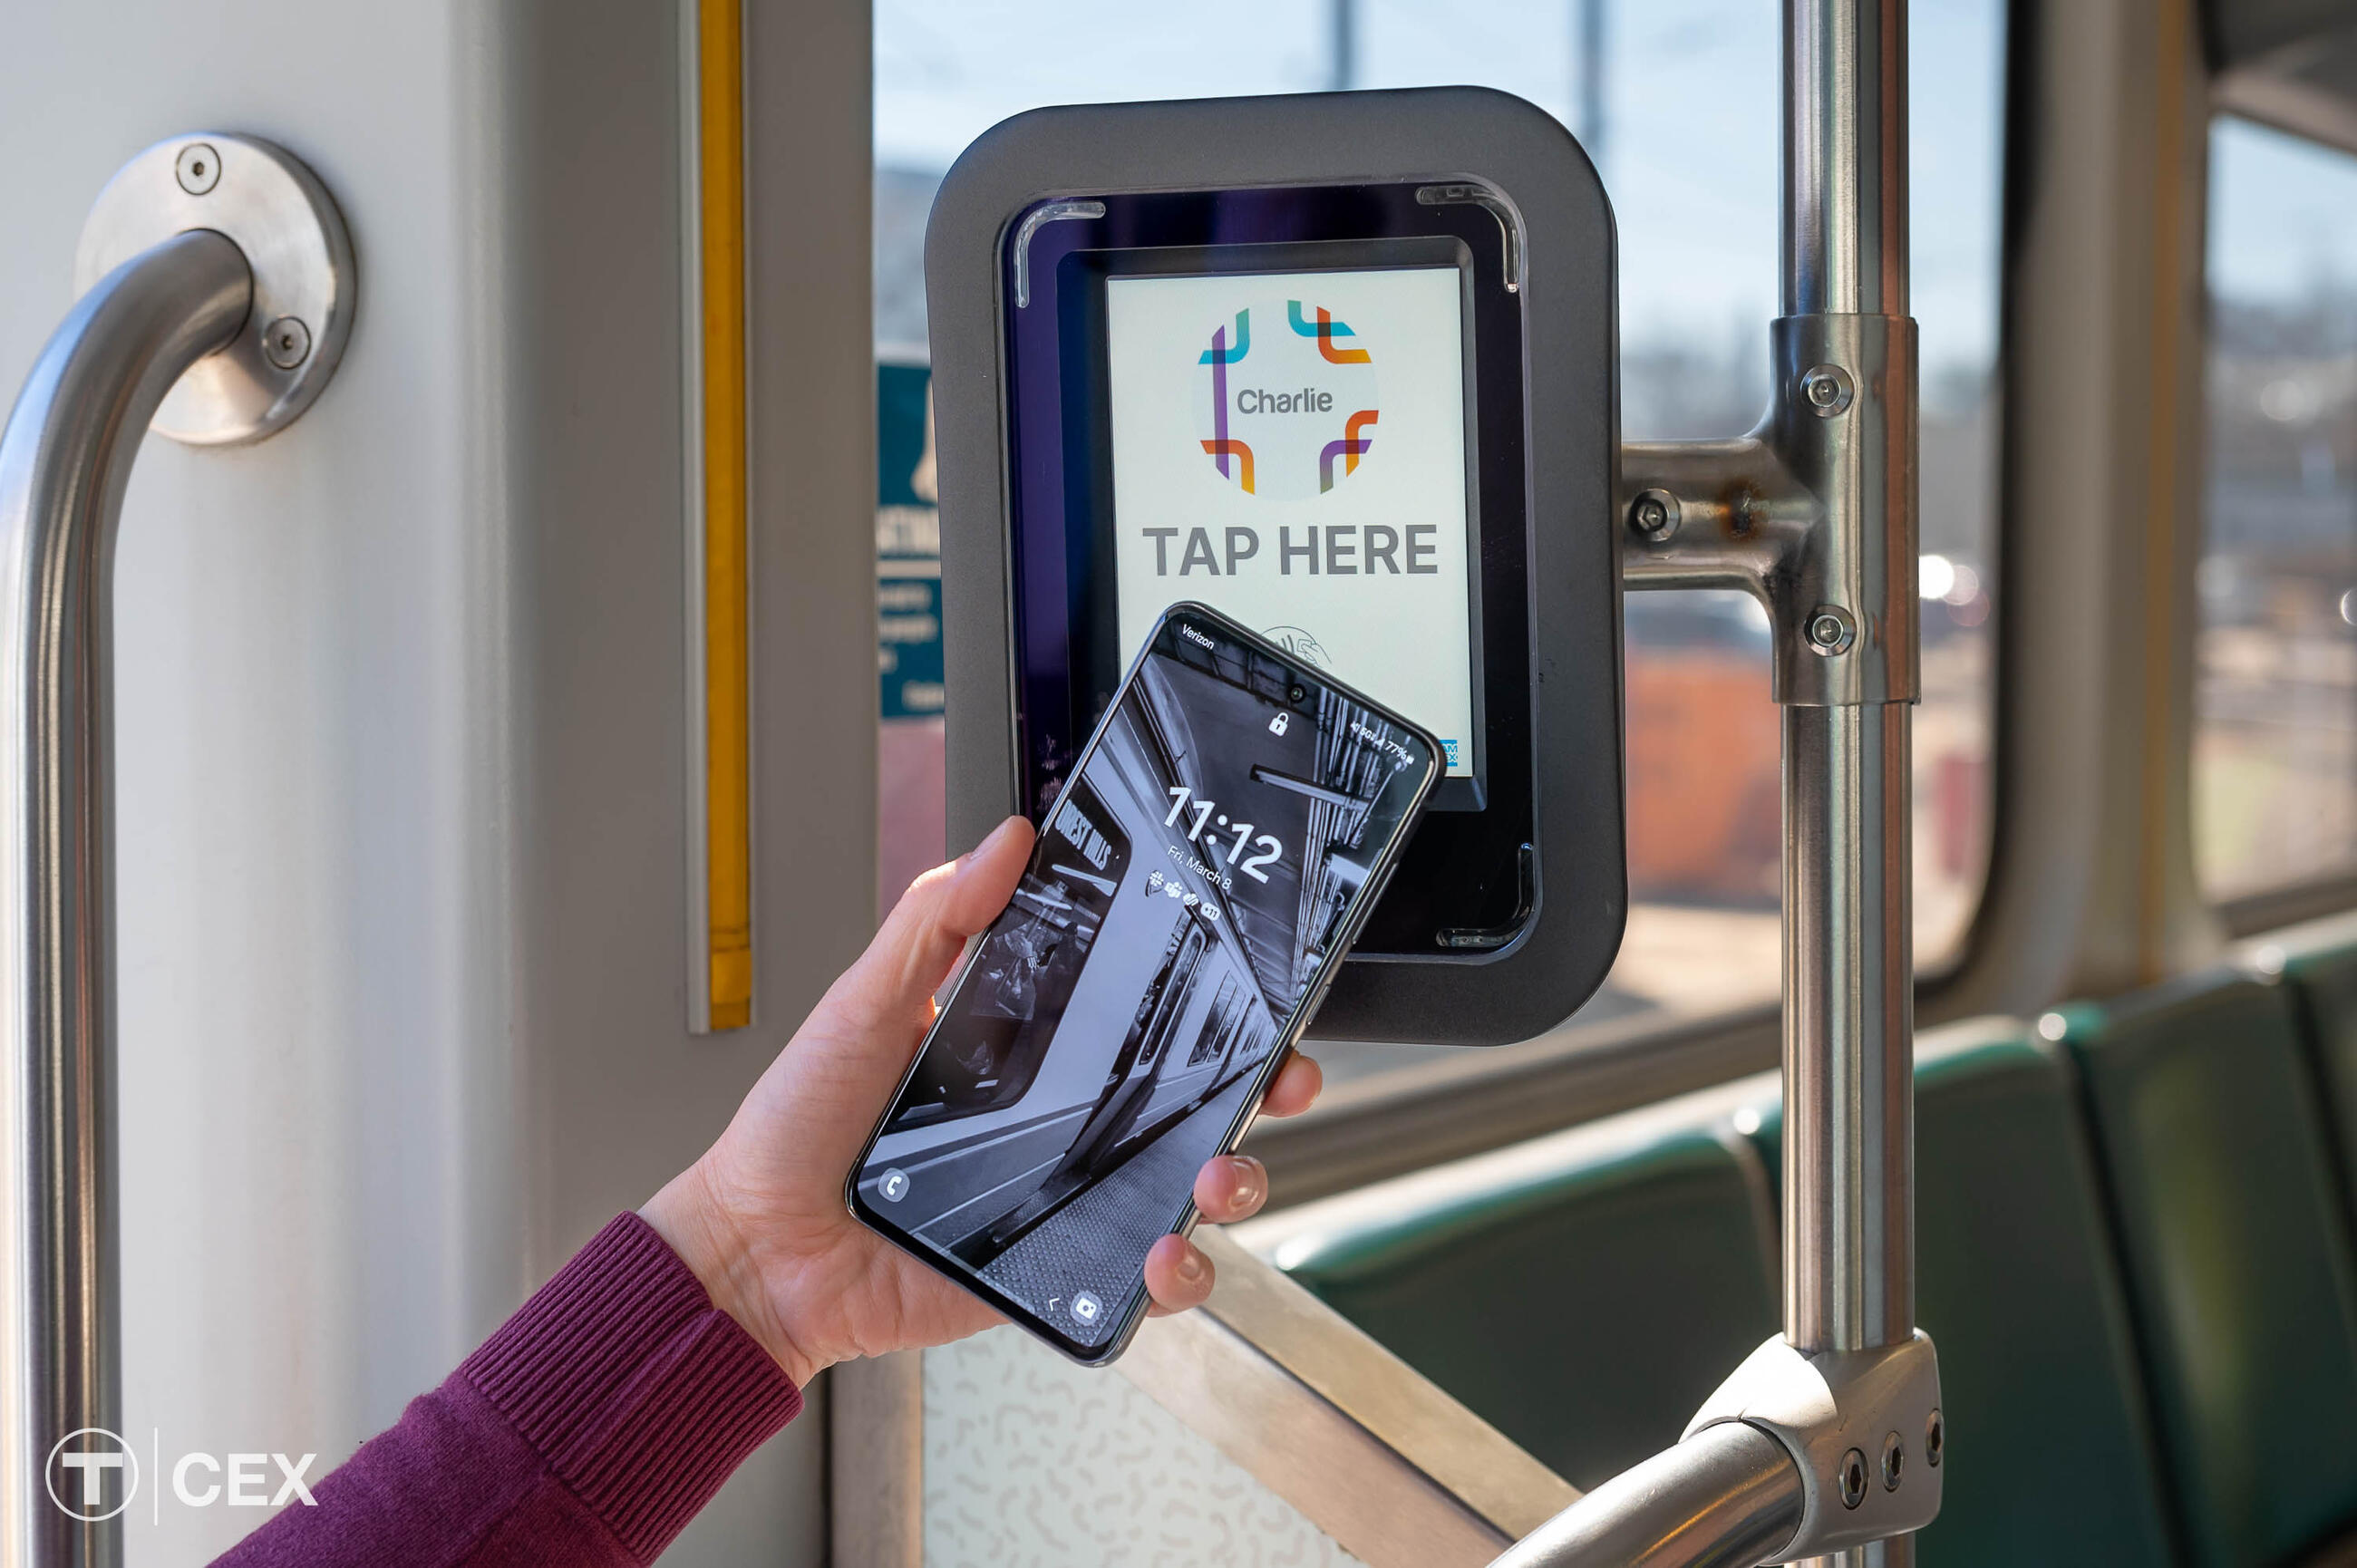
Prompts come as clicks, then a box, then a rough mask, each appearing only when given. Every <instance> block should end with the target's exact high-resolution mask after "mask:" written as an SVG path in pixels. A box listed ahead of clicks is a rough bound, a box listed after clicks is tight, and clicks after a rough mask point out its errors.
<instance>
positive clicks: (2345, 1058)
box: [2270, 918, 2357, 1209]
mask: <svg viewBox="0 0 2357 1568" xmlns="http://www.w3.org/2000/svg"><path fill="white" fill-rule="evenodd" d="M2270 956H2272V957H2274V958H2275V959H2276V960H2277V961H2279V962H2280V963H2281V966H2282V970H2283V974H2284V978H2285V979H2287V980H2288V981H2290V982H2291V983H2292V985H2293V989H2294V991H2295V992H2296V993H2298V997H2299V999H2300V1002H2301V1004H2302V1010H2303V1012H2305V1014H2306V1015H2307V1018H2306V1022H2307V1025H2308V1037H2309V1044H2310V1046H2311V1047H2313V1048H2314V1052H2315V1066H2316V1069H2317V1071H2318V1073H2319V1075H2320V1077H2321V1079H2322V1082H2323V1087H2324V1105H2325V1115H2326V1119H2327V1128H2326V1131H2327V1133H2329V1134H2330V1138H2331V1142H2332V1144H2333V1145H2334V1152H2335V1154H2336V1155H2338V1156H2339V1160H2338V1163H2339V1165H2340V1169H2341V1190H2342V1192H2343V1193H2344V1195H2345V1196H2346V1198H2347V1201H2348V1204H2349V1206H2350V1207H2351V1208H2352V1209H2357V921H2352V920H2349V919H2347V918H2342V919H2339V920H2335V921H2332V922H2330V924H2326V925H2320V926H2317V927H2312V928H2309V929H2308V930H2307V931H2306V932H2304V933H2301V934H2299V935H2297V936H2294V937H2291V938H2289V939H2287V940H2284V941H2283V942H2282V943H2281V944H2280V945H2279V946H2277V948H2276V952H2275V954H2273V955H2270Z"/></svg>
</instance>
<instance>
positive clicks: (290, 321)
mask: <svg viewBox="0 0 2357 1568" xmlns="http://www.w3.org/2000/svg"><path fill="white" fill-rule="evenodd" d="M262 352H263V354H264V356H265V357H266V358H267V359H268V360H270V362H271V363H272V364H274V365H275V366H277V367H278V368H279V369H280V370H282V371H291V370H293V369H294V368H295V367H296V366H297V365H299V364H301V363H302V362H303V361H304V360H307V359H309V358H310V357H311V329H310V328H308V327H306V326H304V325H303V323H302V322H301V321H299V320H297V319H296V317H292V316H282V317H279V318H278V319H277V320H275V321H274V322H272V323H271V324H270V325H269V326H267V327H265V328H263V329H262Z"/></svg>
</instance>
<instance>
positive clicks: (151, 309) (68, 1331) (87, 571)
mask: <svg viewBox="0 0 2357 1568" xmlns="http://www.w3.org/2000/svg"><path fill="white" fill-rule="evenodd" d="M252 300H253V275H252V274H251V273H250V272H249V271H248V269H247V267H246V264H245V257H244V255H243V254H242V252H240V251H239V250H238V248H237V247H236V246H235V245H233V244H231V242H229V241H227V240H225V239H223V238H222V237H221V235H219V234H216V233H210V232H208V231H192V232H189V233H185V234H180V235H178V236H176V237H175V238H172V239H169V240H167V241H165V242H163V243H161V244H159V245H157V246H156V248H155V249H153V250H151V251H149V252H145V254H143V255H141V256H139V257H137V258H136V259H135V260H134V261H131V262H128V263H124V265H123V266H122V267H121V268H119V269H118V270H117V271H115V272H114V273H113V274H110V275H109V276H108V277H107V278H106V279H105V280H104V281H103V282H102V283H101V284H100V285H98V286H97V287H96V288H94V289H92V290H91V292H90V293H89V294H87V295H83V297H82V299H81V302H80V303H79V304H77V305H76V306H74V308H73V311H72V313H71V314H70V315H69V316H68V317H66V320H65V324H64V325H63V326H61V327H60V328H59V329H58V332H57V335H56V336H55V337H53V338H50V339H49V343H48V347H47V348H46V349H43V350H42V352H41V357H40V359H39V360H38V362H37V363H36V364H35V365H34V367H33V372H32V374H31V376H30V377H28V378H27V381H26V383H25V388H24V392H22V394H21V395H20V396H19V397H18V398H17V400H16V410H15V412H14V413H11V414H10V415H9V418H8V425H7V430H6V433H5V435H0V789H5V791H6V795H5V807H0V1029H5V1049H6V1051H7V1062H6V1076H5V1089H0V1109H4V1110H5V1118H6V1123H5V1139H6V1144H7V1169H6V1172H5V1178H0V1179H5V1181H6V1183H7V1185H8V1192H7V1198H6V1204H5V1209H0V1232H5V1237H6V1242H7V1246H6V1267H7V1279H6V1282H5V1283H6V1294H5V1296H0V1357H5V1360H0V1403H5V1425H0V1518H5V1533H0V1568H115V1565H116V1564H119V1563H121V1562H122V1561H123V1533H122V1526H121V1523H120V1521H119V1520H116V1519H97V1518H89V1517H85V1516H87V1515H93V1514H100V1513H103V1512H104V1510H105V1509H106V1508H107V1507H109V1506H112V1504H113V1500H114V1499H115V1498H121V1497H124V1496H125V1494H124V1491H123V1490H122V1489H121V1488H122V1487H123V1485H124V1482H125V1481H126V1480H127V1478H128V1477H127V1475H125V1476H122V1477H117V1478H116V1479H113V1480H111V1481H105V1483H104V1486H105V1489H103V1490H102V1492H101V1494H100V1495H101V1497H102V1499H103V1500H102V1501H101V1502H97V1503H90V1504H85V1503H84V1502H83V1493H82V1492H81V1489H80V1485H81V1480H82V1478H83V1477H84V1475H85V1474H87V1473H88V1471H89V1468H90V1467H89V1466H61V1465H54V1464H52V1463H51V1456H52V1455H53V1454H54V1453H55V1452H56V1451H57V1450H58V1449H59V1448H60V1447H65V1448H68V1449H70V1450H71V1451H74V1452H84V1453H93V1454H97V1453H104V1454H107V1455H120V1453H121V1449H120V1446H119V1445H117V1444H110V1443H102V1442H99V1441H96V1440H95V1438H94V1437H78V1435H77V1434H85V1433H89V1432H90V1431H91V1429H93V1428H95V1429H101V1430H106V1431H112V1430H114V1429H119V1428H120V1427H121V1425H122V1418H121V1404H122V1389H121V1386H120V1371H121V1360H122V1357H121V1347H120V1345H119V1344H118V1343H117V1340H118V1330H119V1316H120V1312H119V1294H120V1293H119V1290H118V1284H117V1270H116V1268H115V1258H114V1251H115V1239H116V1223H115V1220H116V1205H115V1193H114V1186H115V1183H114V1174H115V1172H114V1165H115V1161H114V1147H113V1136H114V1083H113V1078H114V1063H113V1056H114V1050H113V1046H114V1041H113V1022H114V1020H113V1000H114V996H113V992H114V983H113V982H114V965H113V865H112V858H113V837H114V834H113V787H112V778H111V773H110V769H109V760H110V757H109V754H110V753H111V752H112V750H113V736H112V735H111V733H110V728H111V725H112V722H113V702H112V696H113V671H112V668H111V664H112V659H111V654H112V641H113V639H112V629H113V628H112V622H113V612H112V607H111V605H112V599H113V570H112V568H113V562H114V530H115V524H116V521H118V520H119V519H120V517H121V515H122V511H123V492H124V487H125V486H126V485H127V484H128V483H129V481H130V478H131V465H132V462H133V460H134V459H135V457H137V456H138V455H139V446H140V441H141V438H142V437H143V436H145V435H146V433H147V424H148V422H149V420H151V419H152V418H153V417H154V416H155V413H156V409H157V407H158V406H159V405H160V404H161V403H162V402H163V400H164V396H165V394H166V393H167V392H169V391H170V390H171V389H172V385H173V383H174V382H175V381H178V380H179V379H180V376H181V374H182V372H183V371H186V370H187V369H188V367H189V366H190V365H192V364H194V363H195V362H196V361H197V360H200V359H202V358H204V357H205V356H206V355H208V354H210V353H212V352H213V351H215V350H216V349H220V348H221V347H222V345H223V344H224V343H226V342H227V341H228V340H229V338H230V337H231V335H232V334H233V333H235V332H236V331H237V329H238V328H239V326H240V325H241V324H242V322H243V321H244V320H245V317H246V314H247V312H248V309H249V308H250V306H251V304H252ZM92 1478H93V1479H102V1477H92ZM149 1479H150V1481H151V1482H152V1480H153V1477H149ZM53 1494H54V1495H53Z"/></svg>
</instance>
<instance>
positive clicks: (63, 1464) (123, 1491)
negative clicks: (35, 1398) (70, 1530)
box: [41, 1426, 139, 1524]
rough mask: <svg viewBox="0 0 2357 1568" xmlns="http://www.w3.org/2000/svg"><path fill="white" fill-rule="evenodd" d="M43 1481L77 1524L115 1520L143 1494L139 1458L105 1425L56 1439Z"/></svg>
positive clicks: (61, 1507)
mask: <svg viewBox="0 0 2357 1568" xmlns="http://www.w3.org/2000/svg"><path fill="white" fill-rule="evenodd" d="M41 1478H42V1480H43V1481H45V1482H47V1483H48V1488H49V1501H51V1502H53V1503H55V1504H57V1505H58V1507H59V1508H60V1509H64V1510H65V1511H66V1512H67V1513H70V1514H71V1515H73V1516H74V1518H76V1519H78V1520H87V1521H89V1522H91V1523H93V1524H94V1523H96V1522H97V1521H98V1520H106V1519H113V1517H114V1516H115V1515H116V1514H119V1513H121V1512H122V1511H123V1510H124V1509H127V1508H129V1507H130V1506H131V1499H132V1498H135V1497H137V1496H138V1495H139V1455H136V1454H134V1453H133V1452H132V1451H131V1444H128V1443H125V1442H124V1440H123V1439H122V1438H120V1437H117V1436H116V1435H115V1434H113V1433H112V1432H109V1431H107V1430H106V1429H105V1428H104V1427H102V1426H85V1427H82V1428H81V1429H80V1430H79V1431H75V1432H69V1433H67V1434H65V1435H64V1436H63V1437H60V1438H59V1439H58V1445H57V1446H56V1447H55V1448H52V1449H50V1450H49V1461H48V1466H47V1468H46V1469H45V1470H44V1471H43V1473H42V1477H41Z"/></svg>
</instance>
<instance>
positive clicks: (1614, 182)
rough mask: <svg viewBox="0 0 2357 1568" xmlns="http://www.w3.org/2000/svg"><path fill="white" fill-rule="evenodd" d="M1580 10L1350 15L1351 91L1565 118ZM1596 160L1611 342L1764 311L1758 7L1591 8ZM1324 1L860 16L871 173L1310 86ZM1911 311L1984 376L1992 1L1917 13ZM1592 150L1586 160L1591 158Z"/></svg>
mask: <svg viewBox="0 0 2357 1568" xmlns="http://www.w3.org/2000/svg"><path fill="white" fill-rule="evenodd" d="M1580 3H1581V0H1482V3H1480V4H1476V5H1468V4H1464V3H1462V0H1356V5H1357V28H1356V32H1357V70H1356V71H1355V73H1354V79H1353V82H1352V85H1354V86H1360V87H1412V86H1425V85H1433V84H1438V83H1446V82H1470V83H1479V84H1481V85H1484V86H1491V87H1497V88H1501V89H1503V90H1505V91H1510V92H1514V93H1517V94H1519V95H1521V96H1522V97H1524V98H1527V99H1529V100H1531V101H1532V102H1534V103H1536V104H1538V105H1539V106H1540V107H1541V108H1543V109H1545V110H1547V111H1549V112H1550V113H1554V114H1555V115H1556V116H1558V117H1559V118H1561V119H1563V120H1564V121H1565V122H1566V124H1573V125H1577V124H1579V123H1580V120H1581V118H1582V116H1581V114H1580V110H1581V108H1582V107H1583V106H1582V105H1580V104H1579V103H1578V102H1577V98H1576V96H1575V93H1576V86H1575V84H1576V82H1577V81H1578V79H1579V77H1580V75H1581V71H1580V69H1579V68H1580V59H1579V48H1578V41H1577V27H1576V25H1575V16H1576V12H1577V7H1578V5H1579V4H1580ZM1604 5H1605V26H1604V32H1605V46H1604V51H1603V59H1604V71H1603V77H1604V88H1605V90H1604V121H1603V124H1604V137H1603V146H1602V149H1601V156H1600V157H1598V165H1599V166H1600V168H1601V169H1602V172H1603V176H1604V182H1605V187H1606V189H1607V191H1608V192H1609V194H1610V196H1611V199H1612V202H1613V207H1614V211H1615V214H1616V217H1617V220H1618V222H1619V226H1620V301H1621V306H1620V307H1621V329H1622V334H1623V337H1624V338H1625V339H1626V340H1627V342H1628V344H1629V346H1630V347H1631V348H1641V347H1643V346H1644V345H1645V344H1647V343H1648V342H1651V341H1664V342H1672V343H1678V342H1701V343H1705V344H1707V345H1709V346H1712V347H1714V348H1715V347H1716V346H1717V345H1718V344H1720V343H1722V342H1724V341H1726V340H1727V338H1728V336H1729V333H1730V330H1734V329H1748V330H1757V331H1759V332H1760V334H1761V339H1762V341H1763V342H1764V338H1765V324H1766V323H1767V321H1768V320H1769V319H1770V317H1773V316H1774V315H1775V314H1776V306H1777V279H1776V220H1777V177H1778V161H1779V160H1778V111H1777V72H1778V54H1779V43H1778V27H1779V6H1778V4H1777V0H1604ZM1333 7H1334V0H1189V3H1188V4H1187V5H1180V6H1164V5H1143V4H1136V3H1134V0H877V5H876V153H877V161H878V163H880V164H883V165H886V166H898V167H904V168H916V169H925V170H931V171H936V172H937V171H939V170H941V169H944V168H946V167H948V166H949V164H950V163H951V162H952V160H953V159H954V158H955V157H956V156H957V154H958V153H959V151H960V150H961V149H963V147H964V146H965V145H966V144H967V143H968V142H971V141H972V140H973V139H974V137H975V136H977V135H979V134H981V133H982V132H984V131H985V130H986V129H988V128H989V127H990V126H991V125H992V124H996V122H997V121H999V120H1001V119H1004V118H1006V116H1007V115H1010V114H1013V113H1017V112H1019V111H1021V110H1024V109H1028V108H1032V107H1035V106H1037V105H1039V104H1043V103H1071V102H1110V101H1117V100H1124V99H1139V98H1188V97H1211V96H1222V95H1228V94H1237V93H1254V92H1294V91H1308V90H1313V89H1318V88H1323V87H1326V86H1329V85H1330V83H1331V81H1332V78H1333V48H1332V43H1331V39H1332V36H1333V22H1332V17H1333ZM1910 12H1911V27H1910V72H1911V78H1912V80H1911V89H1912V104H1911V109H1912V115H1911V119H1912V137H1913V157H1914V167H1913V177H1914V203H1913V208H1914V210H1913V221H1914V234H1913V241H1912V245H1913V261H1914V283H1913V287H1914V300H1913V304H1914V314H1915V316H1916V317H1917V320H1918V321H1919V323H1920V324H1921V331H1922V335H1923V343H1924V363H1925V367H1926V371H1927V372H1929V373H1932V374H1937V373H1939V371H1941V370H1943V368H1946V367H1949V366H1962V367H1968V368H1979V367H1986V365H1987V364H1988V363H1989V362H1990V360H1992V358H1993V356H1994V349H1995V341H1996V302H1997V223H1998V201H1997V183H1998V177H1999V171H2000V151H2001V148H2000V136H1999V125H2000V121H2001V117H2002V112H2003V105H2002V91H2001V87H2002V65H2003V59H2004V39H2003V16H2004V5H2003V0H1914V4H1913V5H1912V6H1911V7H1910ZM1591 151H1594V149H1591Z"/></svg>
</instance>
